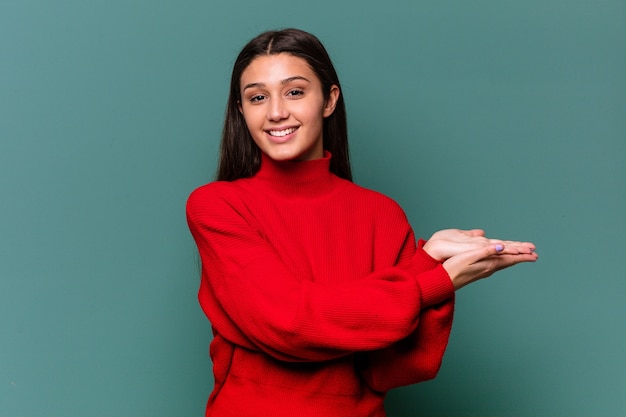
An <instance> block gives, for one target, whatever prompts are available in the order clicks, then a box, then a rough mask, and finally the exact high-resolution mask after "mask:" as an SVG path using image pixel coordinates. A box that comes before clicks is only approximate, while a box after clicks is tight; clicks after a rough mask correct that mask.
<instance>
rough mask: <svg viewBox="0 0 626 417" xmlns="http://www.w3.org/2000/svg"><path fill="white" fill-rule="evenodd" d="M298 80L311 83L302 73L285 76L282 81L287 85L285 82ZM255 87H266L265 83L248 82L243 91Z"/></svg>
mask: <svg viewBox="0 0 626 417" xmlns="http://www.w3.org/2000/svg"><path fill="white" fill-rule="evenodd" d="M296 80H303V81H306V82H307V83H310V82H311V81H309V79H308V78H306V77H303V76H301V75H294V76H293V77H289V78H285V79H284V80H282V81H281V82H280V83H281V84H282V85H285V84H289V83H290V82H292V81H296ZM255 87H265V83H250V84H246V85H245V86H244V87H243V89H242V91H245V90H246V89H248V88H255Z"/></svg>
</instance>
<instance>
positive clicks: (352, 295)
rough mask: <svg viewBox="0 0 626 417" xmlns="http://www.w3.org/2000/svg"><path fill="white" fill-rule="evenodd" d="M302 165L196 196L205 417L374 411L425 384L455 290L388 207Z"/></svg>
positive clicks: (192, 221)
mask: <svg viewBox="0 0 626 417" xmlns="http://www.w3.org/2000/svg"><path fill="white" fill-rule="evenodd" d="M329 163H330V155H329V154H326V156H325V158H323V159H318V160H314V161H307V162H275V161H272V160H271V159H269V158H267V157H265V156H264V157H263V160H262V164H261V170H260V171H259V172H258V174H256V175H255V176H254V177H252V178H247V179H240V180H237V181H233V182H214V183H211V184H207V185H205V186H203V187H200V188H198V189H197V190H195V191H194V192H193V193H192V194H191V196H190V197H189V201H188V203H187V218H188V222H189V227H190V230H191V233H192V235H193V237H194V239H195V241H196V243H197V245H198V249H199V253H200V257H201V260H202V280H201V284H200V290H199V301H200V304H201V306H202V308H203V310H204V312H205V313H206V315H207V317H208V318H209V320H210V321H211V323H212V326H213V329H214V340H213V342H212V343H211V358H212V360H213V373H214V377H215V388H214V391H213V393H212V394H211V396H210V398H209V403H208V406H207V414H206V415H207V416H218V417H223V416H235V417H247V416H251V417H252V416H254V417H262V416H268V417H269V416H271V417H281V416H289V417H293V416H300V417H308V416H315V417H317V416H333V417H341V416H346V417H347V416H350V417H360V416H384V409H383V399H384V393H385V392H386V391H387V390H389V389H391V388H394V387H398V386H401V385H407V384H412V383H416V382H420V381H423V380H427V379H431V378H433V377H434V376H435V375H436V373H437V371H438V370H439V367H440V365H441V359H442V357H443V353H444V351H445V348H446V344H447V341H448V336H449V333H450V326H451V323H452V314H453V303H454V288H453V286H452V283H451V281H450V278H449V277H448V275H447V273H446V271H445V270H444V269H443V267H442V266H441V264H440V263H439V262H437V261H435V260H434V259H432V258H431V257H430V256H428V254H427V253H426V252H424V250H423V249H421V246H422V243H423V242H422V241H420V244H419V245H416V242H415V238H414V235H413V231H412V229H411V227H410V226H409V224H408V222H407V219H406V216H405V214H404V212H403V211H402V209H401V208H400V207H399V206H398V205H397V204H396V203H395V202H394V201H393V200H391V199H389V198H387V197H385V196H383V195H382V194H379V193H377V192H374V191H371V190H367V189H364V188H362V187H359V186H357V185H355V184H353V183H351V182H349V181H345V180H342V179H340V178H338V177H336V176H335V175H333V174H331V173H330V172H329Z"/></svg>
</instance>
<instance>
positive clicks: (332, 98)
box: [324, 84, 341, 117]
mask: <svg viewBox="0 0 626 417" xmlns="http://www.w3.org/2000/svg"><path fill="white" fill-rule="evenodd" d="M340 94H341V91H340V90H339V87H338V86H336V85H335V84H333V85H331V86H330V93H329V94H328V100H326V103H325V104H324V117H328V116H330V115H331V114H333V112H334V111H335V107H336V106H337V101H338V100H339V95H340Z"/></svg>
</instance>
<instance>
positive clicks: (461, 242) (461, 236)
mask: <svg viewBox="0 0 626 417" xmlns="http://www.w3.org/2000/svg"><path fill="white" fill-rule="evenodd" d="M494 243H496V244H502V245H503V246H504V250H503V251H502V252H501V253H500V254H502V255H504V254H510V255H517V254H529V253H531V252H533V251H534V250H535V245H534V244H532V243H530V242H518V241H513V240H501V239H490V238H487V237H486V236H485V231H484V230H482V229H471V230H460V229H445V230H440V231H438V232H436V233H435V234H433V235H432V236H431V237H430V239H428V241H427V242H426V243H425V244H424V250H425V251H426V253H428V254H429V255H430V256H431V257H432V258H434V259H436V260H438V261H440V262H441V261H445V260H446V259H449V258H451V257H453V256H455V255H458V254H459V253H462V252H466V251H469V250H473V249H479V248H482V247H485V246H487V245H491V244H494Z"/></svg>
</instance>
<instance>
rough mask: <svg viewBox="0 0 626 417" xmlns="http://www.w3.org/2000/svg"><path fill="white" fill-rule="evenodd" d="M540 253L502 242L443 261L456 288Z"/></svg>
mask: <svg viewBox="0 0 626 417" xmlns="http://www.w3.org/2000/svg"><path fill="white" fill-rule="evenodd" d="M537 258H538V255H537V254H536V253H535V252H533V251H530V250H528V249H527V250H526V251H525V252H519V250H518V249H510V248H509V249H507V248H506V246H505V245H503V244H501V243H495V244H490V245H488V246H484V247H482V248H478V249H474V250H469V251H466V252H463V253H460V254H458V255H455V256H453V257H451V258H450V259H448V260H446V261H445V262H444V263H443V267H444V268H445V269H446V271H447V272H448V274H449V275H450V279H451V280H452V283H453V284H454V287H455V288H456V289H459V288H462V287H464V286H465V285H467V284H470V283H472V282H474V281H477V280H479V279H481V278H486V277H488V276H490V275H492V274H493V273H494V272H496V271H499V270H502V269H505V268H508V267H511V266H513V265H516V264H518V263H522V262H534V261H536V260H537Z"/></svg>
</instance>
